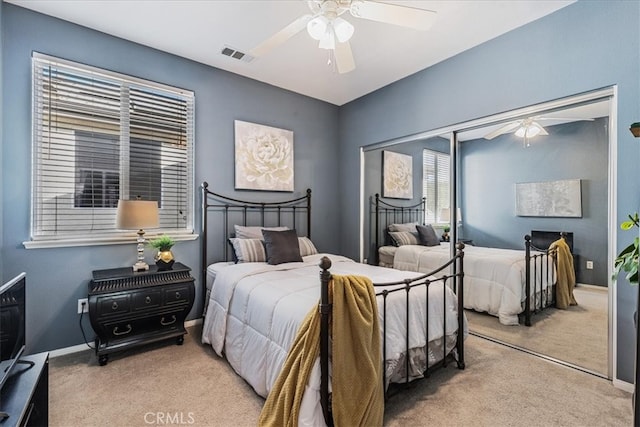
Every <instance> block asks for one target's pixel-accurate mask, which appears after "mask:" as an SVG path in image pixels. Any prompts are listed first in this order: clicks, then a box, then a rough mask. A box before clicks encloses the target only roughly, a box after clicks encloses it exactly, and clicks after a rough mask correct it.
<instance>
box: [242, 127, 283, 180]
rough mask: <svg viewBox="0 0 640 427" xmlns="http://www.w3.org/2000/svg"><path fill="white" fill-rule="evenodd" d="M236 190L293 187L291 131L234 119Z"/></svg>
mask: <svg viewBox="0 0 640 427" xmlns="http://www.w3.org/2000/svg"><path fill="white" fill-rule="evenodd" d="M234 128H235V161H236V164H235V175H236V177H235V178H236V179H235V188H236V190H263V191H293V132H292V131H290V130H286V129H278V128H274V127H270V126H264V125H259V124H256V123H249V122H243V121H240V120H236V121H235V123H234Z"/></svg>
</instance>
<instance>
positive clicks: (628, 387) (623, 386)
mask: <svg viewBox="0 0 640 427" xmlns="http://www.w3.org/2000/svg"><path fill="white" fill-rule="evenodd" d="M613 386H614V387H615V388H619V389H620V390H623V391H626V392H629V393H633V392H634V391H635V387H634V385H633V384H631V383H628V382H626V381H622V380H619V379H616V378H614V379H613Z"/></svg>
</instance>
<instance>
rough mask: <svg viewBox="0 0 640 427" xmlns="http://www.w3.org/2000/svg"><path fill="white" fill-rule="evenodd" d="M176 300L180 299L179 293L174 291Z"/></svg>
mask: <svg viewBox="0 0 640 427" xmlns="http://www.w3.org/2000/svg"><path fill="white" fill-rule="evenodd" d="M176 299H180V291H176Z"/></svg>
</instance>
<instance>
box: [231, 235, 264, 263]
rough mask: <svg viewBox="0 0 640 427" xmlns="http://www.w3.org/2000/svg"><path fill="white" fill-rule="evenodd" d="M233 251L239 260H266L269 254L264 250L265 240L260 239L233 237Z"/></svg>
mask: <svg viewBox="0 0 640 427" xmlns="http://www.w3.org/2000/svg"><path fill="white" fill-rule="evenodd" d="M229 242H231V244H232V245H233V251H234V253H235V255H236V259H237V262H266V261H267V254H266V252H265V250H264V242H263V241H262V240H260V239H238V238H231V239H229Z"/></svg>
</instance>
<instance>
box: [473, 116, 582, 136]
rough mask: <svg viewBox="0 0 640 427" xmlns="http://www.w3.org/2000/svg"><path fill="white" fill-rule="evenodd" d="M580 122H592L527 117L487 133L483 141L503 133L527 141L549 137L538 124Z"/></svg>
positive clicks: (574, 119) (561, 118)
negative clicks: (537, 137)
mask: <svg viewBox="0 0 640 427" xmlns="http://www.w3.org/2000/svg"><path fill="white" fill-rule="evenodd" d="M581 120H588V121H592V120H593V119H585V118H571V119H570V118H564V117H528V118H524V119H519V120H514V121H512V122H509V123H506V124H504V125H502V126H500V127H499V128H497V129H496V130H494V131H491V132H489V133H488V134H486V135H485V136H484V139H493V138H495V137H497V136H500V135H503V134H505V133H510V132H513V133H514V134H515V135H516V136H517V137H520V138H524V139H525V140H528V139H529V138H533V137H534V136H538V135H543V136H544V135H549V133H548V132H547V131H546V129H545V128H544V127H543V126H542V125H541V124H540V122H544V121H553V122H555V123H549V125H555V124H560V123H568V122H575V121H581Z"/></svg>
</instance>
